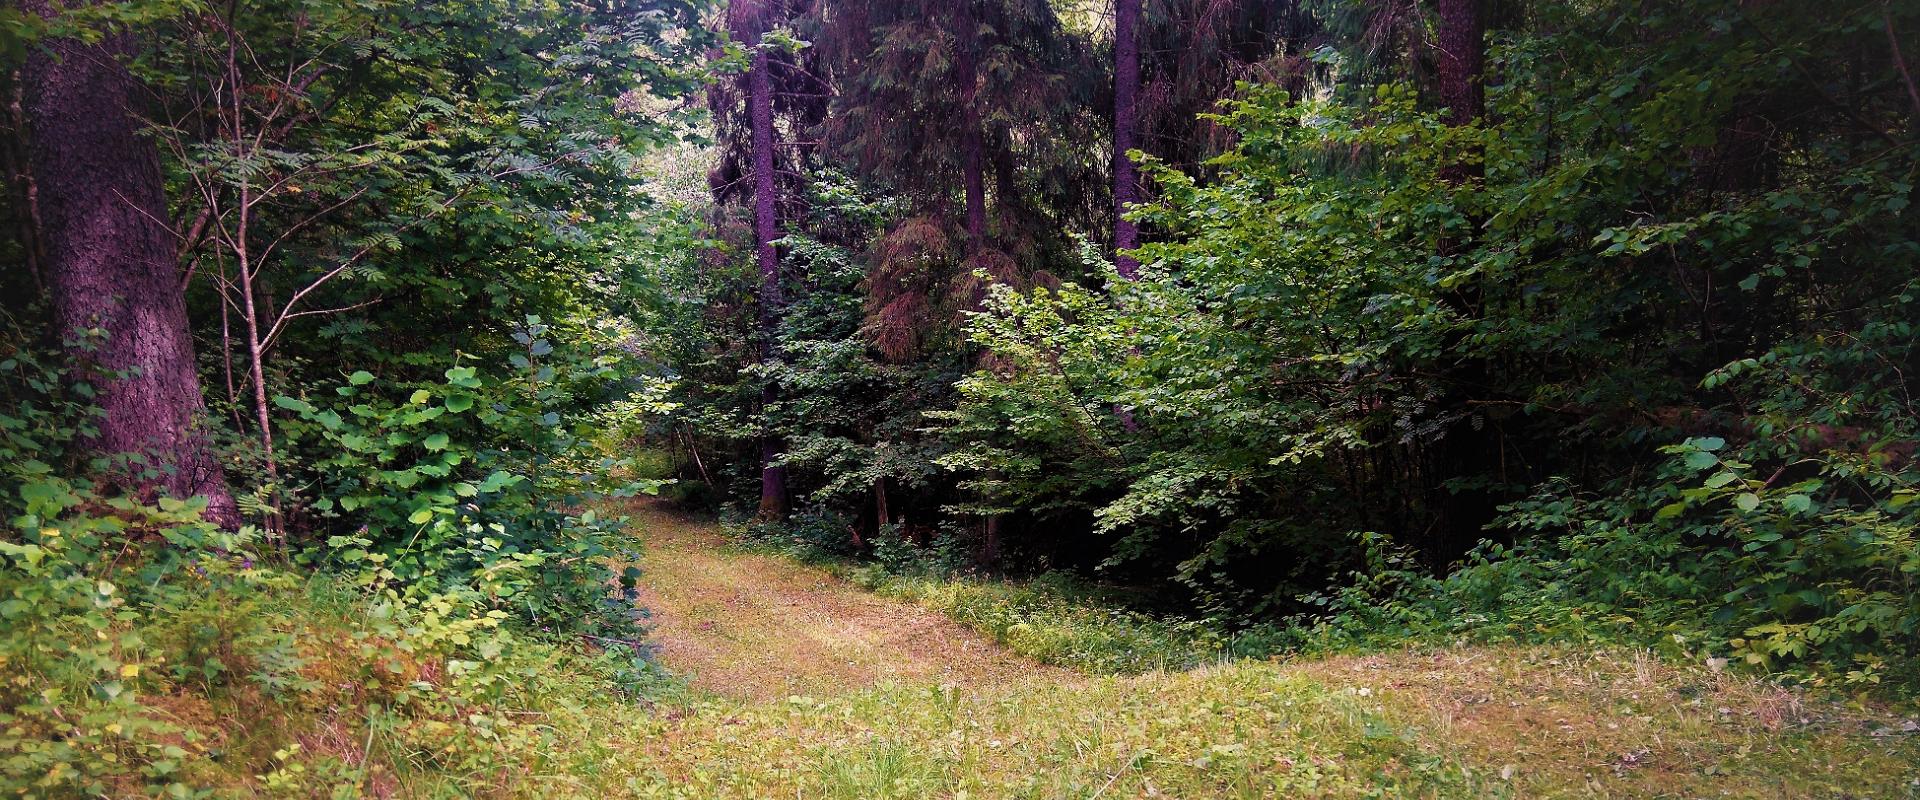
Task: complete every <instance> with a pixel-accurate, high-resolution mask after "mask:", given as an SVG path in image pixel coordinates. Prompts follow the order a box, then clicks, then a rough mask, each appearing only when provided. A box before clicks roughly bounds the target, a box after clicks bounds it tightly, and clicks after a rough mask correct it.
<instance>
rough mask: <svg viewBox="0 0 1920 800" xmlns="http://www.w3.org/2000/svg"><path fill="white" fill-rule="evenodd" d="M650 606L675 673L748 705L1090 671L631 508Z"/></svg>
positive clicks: (670, 516)
mask: <svg viewBox="0 0 1920 800" xmlns="http://www.w3.org/2000/svg"><path fill="white" fill-rule="evenodd" d="M630 512H631V515H632V517H633V520H634V532H635V535H636V536H638V537H639V538H640V539H641V540H642V541H643V542H644V544H645V549H644V551H643V553H642V555H641V561H640V567H641V570H642V574H641V578H640V583H639V594H640V597H639V602H640V605H641V606H642V607H644V608H646V609H648V610H649V611H650V612H651V614H652V620H651V621H650V624H651V626H652V631H651V633H650V635H649V637H648V638H649V640H650V641H651V642H653V643H654V644H655V645H656V646H657V647H658V648H659V655H660V659H661V661H662V662H663V663H664V664H665V665H666V666H667V668H668V669H670V670H672V671H674V672H676V673H679V674H682V675H687V676H689V677H690V679H691V682H692V684H693V686H694V687H695V688H697V689H702V690H705V691H709V692H712V693H714V694H717V695H721V696H724V697H730V698H735V699H739V700H749V701H752V700H770V699H776V698H781V697H787V696H789V695H814V696H830V695H837V694H843V693H847V692H851V691H855V690H858V689H863V688H866V687H869V686H875V685H878V684H882V683H887V682H900V683H905V682H918V683H926V684H952V685H955V686H988V685H996V684H1005V683H1011V682H1015V681H1019V680H1044V681H1050V682H1064V681H1072V680H1074V679H1076V678H1078V677H1080V676H1078V675H1077V674H1076V673H1072V672H1069V671H1066V670H1062V669H1059V668H1055V667H1048V666H1043V665H1041V664H1038V663H1035V662H1034V661H1032V660H1029V659H1027V658H1024V657H1022V656H1019V655H1017V654H1015V653H1013V652H1011V651H1009V650H1007V649H1006V648H1004V647H1001V646H1000V645H999V644H996V643H995V642H993V641H992V640H990V639H987V638H986V637H984V636H982V635H980V634H979V633H976V632H974V631H972V630H969V629H967V628H965V627H963V626H961V625H960V624H958V623H956V622H954V621H952V620H951V619H948V618H947V617H945V616H943V615H941V614H939V613H937V612H934V611H929V610H926V609H923V608H920V607H919V606H916V605H913V604H911V603H907V602H903V601H900V600H894V599H889V598H884V597H879V596H876V595H873V594H870V593H868V592H865V591H862V590H861V589H860V588H859V587H857V586H854V585H852V584H850V583H848V582H846V581H845V580H842V579H840V578H838V577H836V576H834V575H831V574H829V573H827V572H825V571H822V570H820V569H817V568H814V567H809V566H806V565H804V564H799V563H796V562H794V561H792V560H790V559H787V558H782V557H779V556H775V555H763V554H759V553H752V552H746V551H742V550H740V549H739V548H737V547H734V546H733V545H731V544H730V543H729V542H727V540H726V538H725V536H724V535H723V534H722V532H721V530H720V529H719V527H718V526H717V525H715V524H713V523H711V522H707V521H703V520H698V519H694V518H691V517H687V516H684V515H680V514H677V513H674V512H673V511H671V510H668V509H666V508H664V507H662V506H661V505H659V504H658V503H655V502H641V503H637V504H635V505H634V506H633V507H632V508H631V509H630Z"/></svg>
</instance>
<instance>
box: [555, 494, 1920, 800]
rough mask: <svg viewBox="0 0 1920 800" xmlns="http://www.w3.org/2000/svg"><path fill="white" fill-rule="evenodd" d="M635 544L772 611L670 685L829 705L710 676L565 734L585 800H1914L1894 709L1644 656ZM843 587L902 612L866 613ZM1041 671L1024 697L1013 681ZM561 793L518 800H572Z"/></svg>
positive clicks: (701, 645)
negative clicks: (1233, 651) (1268, 631)
mask: <svg viewBox="0 0 1920 800" xmlns="http://www.w3.org/2000/svg"><path fill="white" fill-rule="evenodd" d="M643 520H645V524H647V525H649V526H653V527H655V528H662V527H664V528H665V529H666V530H667V535H666V538H665V540H664V541H663V540H662V539H661V538H660V535H659V532H658V531H657V530H656V531H655V532H653V533H651V534H650V535H649V552H650V553H651V555H650V564H651V567H652V572H651V573H650V578H649V579H650V580H652V581H656V582H659V584H658V586H657V587H656V588H662V589H665V590H668V593H670V594H678V593H687V592H705V593H707V594H713V593H714V591H713V589H711V588H702V587H703V586H709V585H730V586H736V587H737V586H739V585H752V586H755V587H757V590H756V591H753V592H741V593H740V597H741V598H742V599H743V600H744V602H733V603H727V602H721V603H714V604H707V605H700V604H687V603H684V602H683V604H682V605H681V608H680V610H679V612H678V614H677V616H675V615H670V616H668V617H666V618H663V620H662V624H661V626H660V628H659V629H658V630H657V631H656V634H655V635H656V638H658V639H659V640H660V641H662V642H663V643H664V644H665V646H666V648H667V650H666V652H667V656H668V664H669V666H672V665H674V655H673V654H674V647H675V646H676V643H682V644H685V643H686V640H688V639H691V640H694V641H693V642H692V644H694V645H697V647H694V648H692V649H689V650H686V651H684V652H695V651H697V652H698V653H699V658H700V659H703V660H702V661H700V662H698V663H697V664H696V665H695V666H694V669H696V670H699V669H703V668H705V669H714V668H719V669H723V670H724V669H726V668H727V667H728V664H729V663H730V662H732V661H735V660H744V661H750V662H754V663H756V664H761V665H765V666H764V668H762V669H761V672H764V671H765V670H766V669H775V670H781V669H784V670H787V671H789V672H791V673H793V674H798V675H810V676H814V677H815V678H817V680H813V679H809V680H810V682H806V683H799V684H784V683H779V682H777V681H775V682H772V683H770V684H757V685H743V684H742V683H740V682H738V681H737V680H729V681H725V682H719V683H711V682H709V683H703V682H702V681H701V680H700V679H699V677H698V675H697V674H696V678H695V686H696V687H702V686H704V687H707V688H708V689H709V691H711V692H712V693H713V694H712V695H710V696H708V697H705V698H696V699H693V700H691V701H689V702H688V703H686V704H685V705H681V706H676V707H673V708H670V709H665V710H664V711H663V712H662V713H657V714H653V715H649V716H636V715H632V714H625V713H620V712H618V711H612V710H609V709H606V708H589V709H586V710H585V713H584V714H582V715H578V716H573V717H570V718H568V719H567V721H566V722H565V723H564V725H567V726H573V727H566V728H565V729H564V731H565V732H564V733H563V734H562V735H559V736H557V737H556V738H557V739H558V740H560V741H566V742H592V743H593V744H592V746H590V747H586V748H583V749H581V750H579V751H578V752H575V753H572V754H571V755H569V756H567V757H566V758H567V759H568V760H567V761H566V764H565V765H564V766H562V765H556V766H555V768H554V772H555V773H556V774H565V775H568V776H571V780H573V781H575V782H574V783H569V784H568V785H569V786H571V787H572V788H571V789H569V790H568V792H569V793H572V794H574V795H576V796H593V797H642V798H708V797H714V798H733V797H738V798H747V797H808V798H815V797H819V798H921V797H938V798H969V800H971V799H972V798H1058V797H1077V798H1119V797H1188V798H1198V797H1224V798H1235V797H1247V798H1253V797H1324V798H1364V797H1448V798H1451V797H1460V798H1467V797H1475V798H1477V797H1515V798H1521V797H1622V798H1626V797H1634V798H1638V797H1707V796H1713V797H1720V796H1726V797H1807V798H1829V797H1831V798H1839V797H1852V798H1868V797H1889V798H1895V797H1915V796H1920V784H1916V783H1915V781H1916V780H1920V769H1917V768H1916V766H1915V765H1916V764H1920V741H1916V737H1915V736H1913V735H1911V734H1906V733H1899V732H1898V731H1901V730H1902V729H1903V726H1906V725H1909V724H1910V721H1909V720H1908V719H1907V718H1905V717H1902V716H1900V715H1899V714H1898V713H1895V711H1894V710H1892V709H1888V708H1884V707H1877V706H1870V705H1853V706H1849V705H1846V704H1841V703H1837V702H1834V701H1830V700H1821V699H1816V698H1814V697H1812V696H1810V695H1805V694H1800V693H1796V692H1793V691H1789V690H1787V689H1783V688H1781V687H1779V686H1776V685H1774V684H1771V683H1768V682H1766V681H1764V680H1760V679H1757V678H1755V677H1752V676H1741V675H1733V674H1729V673H1726V672H1724V671H1720V670H1716V669H1715V668H1714V667H1712V666H1710V665H1708V664H1704V663H1703V664H1698V665H1689V664H1676V663H1673V662H1670V661H1665V660H1662V659H1661V658H1659V657H1656V656H1654V655H1652V654H1651V653H1649V652H1647V651H1645V650H1637V649H1630V648H1595V647H1590V646H1576V645H1567V644H1563V645H1547V646H1526V645H1466V644H1461V645H1457V646H1443V647H1423V648H1405V649H1398V650H1392V651H1388V652H1376V653H1373V654H1369V655H1345V656H1332V657H1326V658H1315V659H1303V660H1299V661H1293V662H1280V661H1258V660H1245V659H1239V660H1229V659H1225V658H1223V657H1222V656H1221V652H1222V650H1223V649H1224V647H1223V646H1222V645H1220V644H1216V642H1218V641H1219V640H1218V639H1217V638H1213V637H1210V636H1209V635H1208V634H1206V633H1205V632H1204V631H1197V630H1194V629H1192V628H1183V627H1179V626H1167V625H1164V624H1160V623H1158V622H1156V621H1154V620H1152V619H1150V618H1148V617H1145V616H1143V615H1138V614H1132V613H1128V612H1123V611H1115V610H1114V609H1111V608H1106V607H1103V606H1100V605H1097V604H1091V605H1090V604H1089V599H1088V598H1087V597H1086V595H1085V594H1084V592H1083V591H1082V590H1081V589H1079V588H1077V587H1074V586H1071V585H1059V584H1055V583H1051V582H1041V583H1034V584H1011V583H1001V582H991V581H981V580H971V579H960V580H954V579H942V578H938V577H934V576H929V575H922V576H919V577H914V576H911V575H901V574H888V573H880V572H877V571H864V572H862V571H849V570H845V569H838V570H829V569H822V568H818V567H813V566H807V565H803V564H799V563H796V562H795V561H792V560H790V559H782V558H777V557H774V556H769V555H766V554H764V553H760V552H742V551H739V550H729V549H727V547H726V545H725V543H724V542H722V541H720V540H719V539H718V534H717V533H715V532H714V531H713V530H712V529H711V528H707V527H705V526H701V525H699V524H696V523H690V522H688V521H686V520H676V519H672V518H654V519H648V518H645V517H643ZM663 559H664V560H663ZM727 573H732V574H731V575H728V574H727ZM836 575H845V576H848V577H850V578H852V579H853V580H854V581H855V582H856V583H858V584H859V585H862V586H866V587H869V588H872V589H874V590H876V591H878V592H879V593H881V594H882V595H884V596H885V597H886V598H889V599H890V600H891V602H893V603H894V604H895V605H896V606H898V608H896V609H894V610H893V611H887V610H885V605H886V604H885V603H882V602H881V601H880V600H878V599H870V600H868V601H864V604H863V602H862V601H858V600H857V599H855V598H852V597H850V596H849V595H848V594H847V593H848V592H850V591H854V586H852V585H849V584H848V583H845V582H843V581H841V580H839V579H837V578H836ZM724 591H733V592H740V590H739V589H738V588H733V589H727V590H724ZM762 592H763V593H762ZM876 603H877V604H879V605H878V606H875V605H874V604H876ZM816 610H825V611H826V612H827V613H829V614H831V615H834V616H840V615H847V614H853V615H855V616H871V615H875V614H878V615H879V616H881V617H888V616H889V615H898V618H903V619H912V618H917V617H915V614H914V612H915V611H919V610H935V611H939V612H940V613H942V614H947V615H951V616H952V617H953V618H954V619H955V620H957V621H959V622H961V623H963V624H964V625H965V626H966V629H967V630H966V631H962V632H952V631H948V632H945V633H943V636H945V637H948V639H949V641H948V642H947V643H948V644H949V645H950V644H952V643H953V641H959V640H964V635H965V633H966V632H967V631H971V632H974V633H975V635H979V636H981V637H983V638H991V639H992V640H994V641H997V642H1004V646H1005V647H1006V649H1007V651H1008V654H1007V655H1006V656H1002V657H1001V659H1000V660H993V661H990V662H989V663H991V664H992V665H993V666H992V667H991V668H989V669H986V670H985V671H978V670H977V665H976V666H968V667H962V668H960V669H958V670H955V671H952V672H948V673H944V674H926V673H911V672H896V673H888V672H884V671H876V670H872V669H868V668H866V667H865V666H863V665H864V664H866V663H867V660H868V659H878V660H888V659H894V658H898V659H900V660H901V661H902V662H911V661H912V655H911V651H913V650H915V649H916V648H919V647H921V646H922V644H921V643H919V642H918V641H917V640H915V639H914V638H912V637H911V636H906V635H904V634H903V635H901V636H898V637H895V638H888V637H886V636H882V637H880V638H878V639H874V640H867V641H859V640H857V637H856V639H842V640H839V641H836V642H835V643H834V644H833V645H832V646H828V647H825V648H815V647H814V646H813V644H810V643H809V642H810V641H814V640H812V638H811V637H812V636H813V634H815V633H817V631H816V630H812V629H813V628H815V626H816V625H817V620H816V619H815V618H814V617H813V616H812V613H813V612H814V611H816ZM895 633H903V632H901V631H895ZM1129 651H1132V652H1129ZM767 653H771V654H773V655H772V656H771V657H770V658H764V655H765V654H767ZM836 655H837V656H848V657H847V658H840V659H835V658H833V657H834V656H836ZM1022 655H1024V656H1026V657H1028V658H1032V659H1034V661H1031V662H1026V663H1027V665H1028V666H1027V667H1026V670H1027V671H1028V674H1010V673H1009V666H1010V665H1011V667H1013V668H1017V667H1018V666H1019V663H1020V662H1021V661H1023V659H1020V658H1019V656H1022ZM756 659H761V660H756ZM1007 659H1011V661H1009V660H1007ZM1040 661H1045V662H1049V663H1053V664H1060V665H1065V666H1071V667H1074V668H1076V670H1077V671H1066V670H1052V671H1047V670H1046V668H1045V667H1042V666H1040V664H1039V663H1036V662H1040ZM847 662H852V663H847ZM1194 664H1198V665H1199V666H1197V667H1193V668H1188V667H1189V666H1190V665H1194ZM1015 671H1016V672H1017V669H1016V670H1015ZM1114 673H1125V674H1114ZM763 680H764V678H763ZM836 684H837V685H836ZM789 688H791V689H792V690H791V691H789V690H788V689H789ZM556 724H562V723H559V722H556ZM557 785H558V781H556V782H552V783H548V784H545V785H543V786H541V787H539V791H537V792H535V791H528V790H527V789H521V790H520V791H522V792H525V793H527V795H528V796H558V795H559V794H562V793H561V792H558V791H557V790H556V789H555V788H554V787H555V786H557Z"/></svg>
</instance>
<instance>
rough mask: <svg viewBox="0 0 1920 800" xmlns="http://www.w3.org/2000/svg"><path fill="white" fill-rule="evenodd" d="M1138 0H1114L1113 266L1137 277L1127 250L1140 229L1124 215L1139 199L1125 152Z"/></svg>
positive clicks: (1132, 118) (1129, 145) (1136, 75)
mask: <svg viewBox="0 0 1920 800" xmlns="http://www.w3.org/2000/svg"><path fill="white" fill-rule="evenodd" d="M1139 27H1140V0H1114V3H1113V250H1114V257H1113V265H1114V269H1115V271H1117V272H1119V273H1120V277H1122V278H1124V279H1126V280H1130V281H1131V280H1138V279H1139V277H1140V262H1139V261H1137V260H1135V259H1134V258H1133V256H1131V255H1128V254H1127V251H1128V250H1132V249H1133V248H1135V247H1139V246H1140V230H1139V228H1138V227H1136V226H1135V225H1134V224H1133V221H1132V220H1129V219H1127V218H1126V211H1127V206H1129V205H1132V204H1134V203H1137V202H1140V174H1139V169H1138V167H1137V166H1136V165H1135V164H1134V163H1133V159H1132V158H1131V157H1129V156H1128V155H1127V152H1128V151H1130V150H1132V149H1133V148H1134V142H1133V136H1134V129H1135V126H1136V125H1137V124H1138V123H1137V120H1138V116H1139V115H1138V113H1137V112H1136V110H1135V108H1134V99H1135V96H1136V95H1138V94H1139V91H1140V42H1139V36H1138V33H1137V31H1138V29H1139Z"/></svg>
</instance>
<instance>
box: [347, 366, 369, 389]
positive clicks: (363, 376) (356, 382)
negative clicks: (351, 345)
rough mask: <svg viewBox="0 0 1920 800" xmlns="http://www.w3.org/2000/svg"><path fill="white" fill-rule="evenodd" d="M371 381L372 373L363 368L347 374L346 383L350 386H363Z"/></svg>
mask: <svg viewBox="0 0 1920 800" xmlns="http://www.w3.org/2000/svg"><path fill="white" fill-rule="evenodd" d="M372 382H373V373H371V372H368V371H366V370H364V369H363V370H360V371H358V372H355V373H353V374H352V375H348V376H347V383H348V384H349V385H352V386H365V385H367V384H369V383H372Z"/></svg>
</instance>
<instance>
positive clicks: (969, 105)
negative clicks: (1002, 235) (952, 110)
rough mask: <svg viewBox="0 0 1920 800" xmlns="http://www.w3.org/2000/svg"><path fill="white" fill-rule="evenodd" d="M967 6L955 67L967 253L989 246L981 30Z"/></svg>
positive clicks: (960, 25)
mask: <svg viewBox="0 0 1920 800" xmlns="http://www.w3.org/2000/svg"><path fill="white" fill-rule="evenodd" d="M956 5H958V6H967V8H966V10H963V11H961V12H960V13H959V14H958V15H957V16H958V19H959V22H958V24H957V25H956V26H955V36H956V38H958V39H959V51H960V53H959V62H958V64H957V68H956V70H955V72H956V74H957V76H958V78H959V80H960V82H961V86H960V158H961V164H960V168H961V171H962V183H963V184H965V189H966V197H967V255H969V256H971V255H976V254H978V253H979V252H980V251H982V250H985V249H986V247H987V180H986V168H987V166H986V152H985V151H986V143H985V142H984V141H983V140H982V139H983V137H984V136H985V135H986V134H985V132H984V131H982V130H980V109H979V102H980V74H979V62H978V61H977V58H978V56H977V54H976V53H975V52H974V50H975V47H976V46H977V44H978V43H979V38H980V37H979V31H978V26H977V23H975V22H974V19H973V14H972V9H971V7H970V4H968V3H956Z"/></svg>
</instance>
